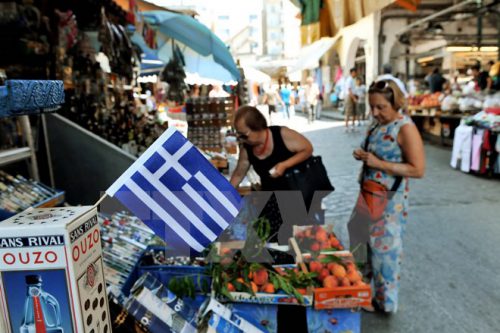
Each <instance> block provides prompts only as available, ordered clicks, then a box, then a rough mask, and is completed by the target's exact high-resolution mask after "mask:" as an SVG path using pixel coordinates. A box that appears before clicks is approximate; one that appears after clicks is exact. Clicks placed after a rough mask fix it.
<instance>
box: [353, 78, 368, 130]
mask: <svg viewBox="0 0 500 333" xmlns="http://www.w3.org/2000/svg"><path fill="white" fill-rule="evenodd" d="M354 94H355V95H356V97H357V98H358V102H357V103H356V114H357V115H358V126H361V121H364V120H365V119H366V86H365V85H364V84H363V80H362V79H361V78H360V77H357V78H356V88H355V89H354Z"/></svg>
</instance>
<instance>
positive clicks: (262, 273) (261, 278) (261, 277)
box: [253, 269, 269, 286]
mask: <svg viewBox="0 0 500 333" xmlns="http://www.w3.org/2000/svg"><path fill="white" fill-rule="evenodd" d="M268 280H269V274H268V273H267V270H265V269H259V270H258V271H255V272H254V273H253V282H255V284H257V285H259V286H262V285H264V284H266V283H267V281H268Z"/></svg>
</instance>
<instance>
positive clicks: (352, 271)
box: [303, 251, 372, 310]
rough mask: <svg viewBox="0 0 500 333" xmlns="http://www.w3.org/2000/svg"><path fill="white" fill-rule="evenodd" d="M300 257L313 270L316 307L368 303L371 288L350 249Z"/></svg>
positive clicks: (364, 304) (367, 305)
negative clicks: (314, 274)
mask: <svg viewBox="0 0 500 333" xmlns="http://www.w3.org/2000/svg"><path fill="white" fill-rule="evenodd" d="M303 260H304V264H305V265H306V268H307V270H308V271H309V272H311V273H316V287H315V288H314V290H313V294H314V308H315V309H317V310H320V309H334V308H355V307H369V306H371V300H372V292H371V287H370V285H369V284H368V283H367V282H365V281H363V276H362V274H361V272H360V271H359V269H358V267H357V266H356V263H355V261H354V258H353V256H352V254H351V253H350V252H348V251H338V252H331V253H322V254H321V255H319V256H318V257H316V258H315V257H312V256H309V255H304V256H303Z"/></svg>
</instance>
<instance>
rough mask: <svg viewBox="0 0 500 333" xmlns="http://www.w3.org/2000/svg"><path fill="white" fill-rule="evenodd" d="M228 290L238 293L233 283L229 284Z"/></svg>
mask: <svg viewBox="0 0 500 333" xmlns="http://www.w3.org/2000/svg"><path fill="white" fill-rule="evenodd" d="M227 290H229V291H236V288H235V287H234V285H233V284H232V283H231V282H229V283H228V284H227Z"/></svg>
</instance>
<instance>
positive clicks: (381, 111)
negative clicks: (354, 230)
mask: <svg viewBox="0 0 500 333" xmlns="http://www.w3.org/2000/svg"><path fill="white" fill-rule="evenodd" d="M368 100H369V104H370V109H371V114H372V116H373V118H374V122H373V124H372V125H371V126H369V129H368V133H367V137H366V138H365V140H364V141H363V144H362V148H358V149H356V150H354V152H353V157H354V158H355V159H357V160H359V161H362V162H363V163H364V167H363V170H362V177H361V179H362V181H363V180H373V181H375V182H377V183H378V184H381V185H384V187H385V188H386V189H387V190H394V192H393V193H394V195H393V196H392V197H390V196H389V197H388V198H390V199H389V201H388V203H387V206H386V207H385V210H384V212H383V215H382V218H381V220H378V221H377V222H371V223H370V224H364V225H363V227H364V228H366V227H368V229H369V230H368V232H369V241H368V246H369V247H368V248H369V253H370V258H369V262H370V264H371V268H372V273H373V285H374V306H375V309H377V310H380V311H383V312H387V313H391V312H396V311H397V308H398V289H399V277H400V264H401V259H402V250H403V248H402V237H403V234H404V229H405V225H406V221H407V218H408V208H409V207H408V195H409V187H408V178H422V177H423V176H424V172H425V154H424V147H423V143H422V139H421V137H420V134H419V132H418V130H417V128H416V126H415V125H414V124H413V122H412V121H411V118H409V117H408V116H406V115H403V114H401V113H399V112H398V110H400V109H404V107H405V104H406V99H405V97H404V94H403V92H402V91H401V90H400V89H399V87H398V85H397V84H396V83H395V82H394V81H391V80H383V81H377V82H374V83H373V84H372V85H371V86H370V87H369V90H368ZM398 179H399V181H398ZM395 184H398V185H395ZM396 186H397V188H395V187H396ZM352 246H353V244H351V247H352Z"/></svg>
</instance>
